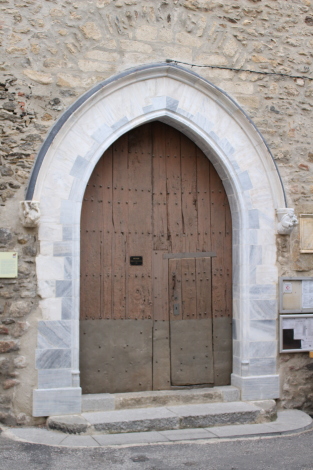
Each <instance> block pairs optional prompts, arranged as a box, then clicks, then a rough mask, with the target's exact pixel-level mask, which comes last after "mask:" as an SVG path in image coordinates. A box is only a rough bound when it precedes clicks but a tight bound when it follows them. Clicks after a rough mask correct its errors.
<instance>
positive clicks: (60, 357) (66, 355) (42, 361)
mask: <svg viewBox="0 0 313 470" xmlns="http://www.w3.org/2000/svg"><path fill="white" fill-rule="evenodd" d="M71 359H72V350H71V349H36V369H68V368H70V367H71V366H72V360H71Z"/></svg>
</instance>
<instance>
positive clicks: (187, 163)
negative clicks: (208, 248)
mask: <svg viewBox="0 0 313 470" xmlns="http://www.w3.org/2000/svg"><path fill="white" fill-rule="evenodd" d="M181 191H182V193H181V194H182V196H181V198H182V203H181V204H182V223H183V227H182V228H183V234H184V241H183V247H184V248H183V249H184V251H197V248H198V247H197V239H198V233H197V232H198V212H197V198H198V194H197V157H196V146H195V144H194V143H193V142H192V141H191V140H190V139H188V137H186V136H185V135H183V134H181Z"/></svg>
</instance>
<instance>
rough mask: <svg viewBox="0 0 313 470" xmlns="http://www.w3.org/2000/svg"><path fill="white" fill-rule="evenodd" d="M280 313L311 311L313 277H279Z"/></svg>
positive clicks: (312, 307)
mask: <svg viewBox="0 0 313 470" xmlns="http://www.w3.org/2000/svg"><path fill="white" fill-rule="evenodd" d="M279 290H280V292H279V294H280V295H279V298H280V313H311V312H312V313H313V277H297V278H289V277H282V278H281V279H280V289H279Z"/></svg>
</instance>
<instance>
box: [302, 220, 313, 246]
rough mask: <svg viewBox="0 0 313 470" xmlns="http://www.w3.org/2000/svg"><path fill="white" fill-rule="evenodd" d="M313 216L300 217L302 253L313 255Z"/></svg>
mask: <svg viewBox="0 0 313 470" xmlns="http://www.w3.org/2000/svg"><path fill="white" fill-rule="evenodd" d="M312 234H313V214H301V215H300V253H313V236H312Z"/></svg>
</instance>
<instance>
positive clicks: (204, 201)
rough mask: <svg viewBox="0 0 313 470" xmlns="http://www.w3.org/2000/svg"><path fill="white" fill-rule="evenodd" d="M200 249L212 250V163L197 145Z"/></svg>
mask: <svg viewBox="0 0 313 470" xmlns="http://www.w3.org/2000/svg"><path fill="white" fill-rule="evenodd" d="M196 151H197V196H198V197H197V208H198V211H197V212H198V246H197V248H198V251H211V250H212V246H211V200H210V167H211V163H210V162H209V160H208V159H207V157H206V156H205V155H204V153H203V152H202V151H201V150H200V149H199V148H198V147H197V150H196Z"/></svg>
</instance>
